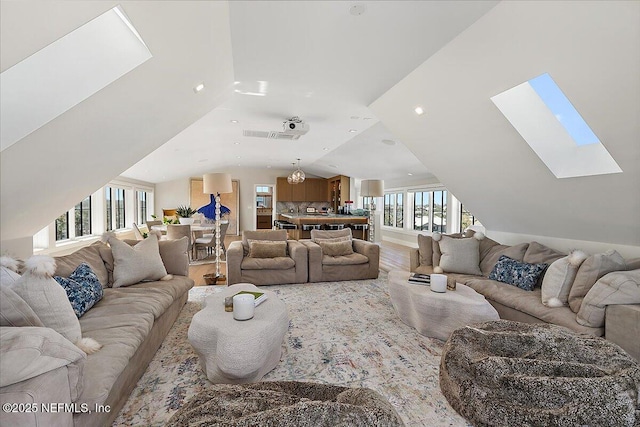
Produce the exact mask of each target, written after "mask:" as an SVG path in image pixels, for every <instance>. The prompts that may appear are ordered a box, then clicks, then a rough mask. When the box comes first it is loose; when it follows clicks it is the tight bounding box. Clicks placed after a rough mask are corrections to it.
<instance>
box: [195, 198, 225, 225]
mask: <svg viewBox="0 0 640 427" xmlns="http://www.w3.org/2000/svg"><path fill="white" fill-rule="evenodd" d="M209 198H210V200H211V201H210V202H209V204H208V205H204V206H202V207H201V208H198V212H199V213H201V214H203V215H204V217H205V218H207V219H210V220H212V221H215V219H216V196H215V195H214V194H210V195H209ZM230 213H231V209H229V208H228V207H226V206H224V205H220V217H223V216H225V215H228V214H230Z"/></svg>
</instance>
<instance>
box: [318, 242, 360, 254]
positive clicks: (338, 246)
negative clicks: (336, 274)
mask: <svg viewBox="0 0 640 427" xmlns="http://www.w3.org/2000/svg"><path fill="white" fill-rule="evenodd" d="M317 243H318V245H320V247H321V248H322V254H323V255H327V256H330V257H336V256H346V255H351V254H352V253H353V244H352V243H351V241H349V240H345V241H337V242H334V241H324V240H320V241H318V242H317Z"/></svg>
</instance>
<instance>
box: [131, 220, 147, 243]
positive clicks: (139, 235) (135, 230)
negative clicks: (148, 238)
mask: <svg viewBox="0 0 640 427" xmlns="http://www.w3.org/2000/svg"><path fill="white" fill-rule="evenodd" d="M131 228H132V229H133V235H134V236H136V240H144V236H143V235H142V232H141V231H140V229H139V228H138V224H136V223H135V222H134V223H133V227H131Z"/></svg>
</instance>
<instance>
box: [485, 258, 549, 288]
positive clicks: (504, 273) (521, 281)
mask: <svg viewBox="0 0 640 427" xmlns="http://www.w3.org/2000/svg"><path fill="white" fill-rule="evenodd" d="M546 268H547V264H528V263H526V262H520V261H516V260H514V259H511V258H509V257H508V256H506V255H502V256H501V257H500V259H499V260H498V262H497V263H496V265H495V267H493V270H491V273H490V274H489V279H491V280H497V281H498V282H502V283H508V284H510V285H513V286H517V287H518V288H520V289H523V290H525V291H532V290H533V288H534V287H535V285H536V283H537V282H538V278H539V277H540V275H541V274H542V272H543V271H544V270H545V269H546Z"/></svg>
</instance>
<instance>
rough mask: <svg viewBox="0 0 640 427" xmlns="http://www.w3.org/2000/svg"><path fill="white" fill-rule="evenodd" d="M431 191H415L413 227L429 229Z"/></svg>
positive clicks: (415, 228)
mask: <svg viewBox="0 0 640 427" xmlns="http://www.w3.org/2000/svg"><path fill="white" fill-rule="evenodd" d="M431 193H432V192H431V191H416V192H414V193H413V229H414V230H420V231H427V230H429V213H430V212H431Z"/></svg>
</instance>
